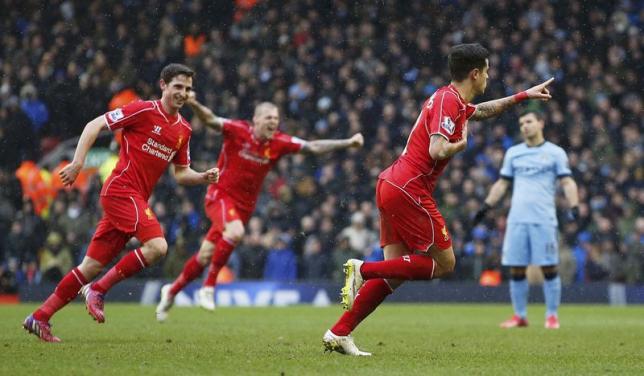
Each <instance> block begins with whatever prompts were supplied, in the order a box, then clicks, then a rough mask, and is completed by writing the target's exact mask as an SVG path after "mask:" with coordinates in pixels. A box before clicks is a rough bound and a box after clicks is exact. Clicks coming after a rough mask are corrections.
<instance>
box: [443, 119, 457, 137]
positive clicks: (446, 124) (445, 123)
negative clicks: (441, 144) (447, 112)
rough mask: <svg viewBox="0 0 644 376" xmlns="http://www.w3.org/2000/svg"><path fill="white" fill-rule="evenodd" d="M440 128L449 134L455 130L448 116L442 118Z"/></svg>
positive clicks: (454, 125)
mask: <svg viewBox="0 0 644 376" xmlns="http://www.w3.org/2000/svg"><path fill="white" fill-rule="evenodd" d="M441 127H442V128H443V129H444V130H445V131H446V132H447V133H449V134H454V129H455V128H456V124H454V122H453V121H452V119H450V118H449V116H445V117H443V121H442V122H441Z"/></svg>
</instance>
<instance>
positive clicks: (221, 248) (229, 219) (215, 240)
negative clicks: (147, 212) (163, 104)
mask: <svg viewBox="0 0 644 376" xmlns="http://www.w3.org/2000/svg"><path fill="white" fill-rule="evenodd" d="M188 104H189V105H190V106H191V107H192V108H193V110H194V111H195V113H196V114H197V116H198V117H199V119H200V120H201V121H202V122H204V123H205V124H206V125H207V126H209V127H211V128H213V129H214V130H216V131H218V132H221V133H222V135H223V139H224V140H223V146H222V148H221V152H220V154H219V160H218V162H217V167H219V169H220V173H221V177H220V179H219V182H218V183H216V184H211V185H210V186H209V187H208V192H207V194H206V199H205V210H206V214H207V216H208V218H209V219H210V221H211V227H210V230H209V231H208V233H207V234H206V237H205V239H204V241H203V242H202V243H201V247H200V249H199V252H197V253H196V254H195V255H194V256H193V257H191V258H190V259H189V260H188V261H187V262H186V264H185V266H184V269H183V271H182V272H181V274H180V275H179V276H178V277H177V279H176V280H175V281H174V283H173V284H172V285H165V286H163V287H162V289H161V300H160V302H159V305H158V306H157V310H156V314H157V319H158V320H159V321H164V320H165V319H166V318H167V316H168V311H169V310H170V308H171V307H172V304H173V303H174V297H175V295H176V294H177V293H178V292H179V291H181V289H182V288H183V287H184V286H186V284H188V283H189V282H190V281H192V280H194V279H195V278H197V277H199V276H200V275H201V273H202V272H203V270H204V268H205V267H206V266H207V265H208V264H210V270H209V273H208V277H207V278H206V279H205V281H204V286H203V287H202V288H201V289H200V290H199V292H198V303H199V304H200V305H201V306H202V307H203V308H205V309H207V310H214V309H215V300H214V288H215V284H216V281H217V275H218V274H219V271H220V270H221V268H222V267H223V266H224V265H226V263H227V261H228V258H229V257H230V255H231V253H232V252H233V249H234V248H235V246H236V245H237V243H238V242H239V241H240V240H241V239H242V237H243V236H244V226H245V225H246V223H247V222H248V220H249V219H250V217H251V215H252V213H253V210H254V209H255V204H256V202H257V197H258V196H259V193H260V190H261V187H262V183H263V182H264V178H265V177H266V174H268V171H270V169H271V168H272V167H273V166H274V165H275V164H276V163H277V161H278V160H279V159H280V158H282V157H283V156H284V155H287V154H291V153H298V152H304V153H312V154H322V153H327V152H330V151H333V150H340V149H346V148H350V147H362V145H363V144H364V139H363V136H362V134H360V133H357V134H355V135H353V136H352V137H351V138H347V139H342V140H316V141H304V140H301V139H299V138H297V137H292V136H289V135H287V134H285V133H282V132H280V131H279V130H278V126H279V122H280V114H279V110H278V108H277V106H275V105H274V104H273V103H270V102H262V103H260V104H258V105H257V106H256V107H255V112H254V115H253V119H252V122H251V121H246V120H230V119H225V118H222V117H218V116H216V115H215V114H213V112H212V111H211V110H210V109H208V108H207V107H205V106H203V105H202V104H200V103H199V102H198V101H197V100H195V99H194V97H193V96H192V97H191V99H190V100H189V101H188Z"/></svg>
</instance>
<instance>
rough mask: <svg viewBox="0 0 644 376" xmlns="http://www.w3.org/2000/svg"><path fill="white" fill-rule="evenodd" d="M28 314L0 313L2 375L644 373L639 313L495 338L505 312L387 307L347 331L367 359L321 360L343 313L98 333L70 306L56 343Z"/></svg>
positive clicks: (239, 317) (576, 319)
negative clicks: (32, 329)
mask: <svg viewBox="0 0 644 376" xmlns="http://www.w3.org/2000/svg"><path fill="white" fill-rule="evenodd" d="M34 307H35V306H34V305H18V306H0V369H2V371H1V372H0V373H1V374H5V375H27V374H28V375H36V374H38V375H40V374H52V375H88V374H99V375H121V376H125V375H135V374H136V375H138V374H149V375H184V374H186V375H192V374H203V375H205V374H209V375H252V374H257V375H341V374H344V375H369V376H375V375H414V374H416V375H428V374H433V375H434V374H439V375H444V374H451V375H474V374H476V375H503V374H507V375H529V374H533V375H591V374H595V375H605V374H613V375H628V374H633V375H636V374H639V375H642V374H644V307H641V306H638V307H625V308H611V307H607V306H580V305H564V306H563V307H562V309H561V312H560V318H561V323H562V328H561V329H560V330H555V331H552V330H546V329H544V328H543V313H544V311H543V307H542V306H531V307H530V309H529V312H530V323H531V326H530V327H529V328H527V329H514V330H502V329H499V328H498V323H499V322H500V321H502V320H503V319H506V318H507V317H508V314H509V313H510V307H509V305H466V304H462V305H446V304H417V305H402V304H384V305H383V306H382V307H380V309H378V310H377V311H376V312H375V313H374V314H373V315H372V316H371V317H369V318H368V319H367V320H366V321H365V322H364V323H363V324H362V325H361V326H360V327H359V328H358V329H357V330H356V331H355V332H354V337H355V339H356V343H357V345H358V346H359V347H360V348H361V349H363V350H366V351H371V352H373V353H374V356H372V357H370V358H352V357H347V356H342V355H340V354H337V353H333V354H328V353H327V354H325V353H324V352H323V347H322V341H321V339H322V335H323V334H324V331H325V330H326V329H327V328H328V327H329V326H330V325H331V324H332V323H334V322H335V320H336V319H337V317H338V316H339V315H340V313H341V309H340V307H339V306H332V307H328V308H314V307H309V306H298V307H288V308H220V309H218V310H217V311H216V312H215V313H209V312H205V311H202V310H199V309H198V308H175V309H174V310H173V311H172V313H171V316H170V318H169V319H168V321H167V322H166V323H164V324H159V323H157V322H156V321H155V319H154V307H149V306H140V305H128V304H114V303H111V304H110V303H109V302H108V304H107V307H106V315H107V323H106V324H102V325H99V324H96V323H94V322H93V321H92V320H91V318H90V317H89V316H88V315H87V313H86V312H85V309H84V306H82V305H80V304H73V305H71V306H69V307H67V308H65V309H64V310H63V311H61V312H60V313H59V314H58V315H57V316H56V317H55V318H54V320H53V324H54V327H53V331H54V334H56V335H58V336H59V337H61V338H62V339H63V341H64V342H63V343H62V344H46V343H41V342H40V341H39V340H38V339H37V338H36V337H34V336H32V335H28V334H27V333H26V332H25V331H24V330H23V329H22V328H21V322H22V320H23V319H24V317H25V316H26V315H27V314H28V313H29V312H30V311H31V310H33V309H34Z"/></svg>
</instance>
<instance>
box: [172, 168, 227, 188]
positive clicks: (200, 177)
mask: <svg viewBox="0 0 644 376" xmlns="http://www.w3.org/2000/svg"><path fill="white" fill-rule="evenodd" d="M173 166H174V169H173V173H174V178H175V179H176V180H177V183H179V184H181V185H197V184H210V183H216V182H217V181H219V169H218V168H217V167H215V168H211V169H210V170H207V171H204V172H197V171H195V170H193V169H192V168H190V166H179V165H173Z"/></svg>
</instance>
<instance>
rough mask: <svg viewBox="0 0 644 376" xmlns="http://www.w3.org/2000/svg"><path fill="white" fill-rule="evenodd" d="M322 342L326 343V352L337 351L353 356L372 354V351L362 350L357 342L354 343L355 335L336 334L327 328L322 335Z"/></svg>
mask: <svg viewBox="0 0 644 376" xmlns="http://www.w3.org/2000/svg"><path fill="white" fill-rule="evenodd" d="M322 343H323V344H324V352H327V351H328V352H334V351H337V352H339V353H340V354H344V355H352V356H371V353H369V352H366V351H360V349H358V347H357V346H356V344H355V343H353V337H351V336H336V335H335V334H333V332H331V331H330V330H327V331H326V333H324V337H322Z"/></svg>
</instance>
